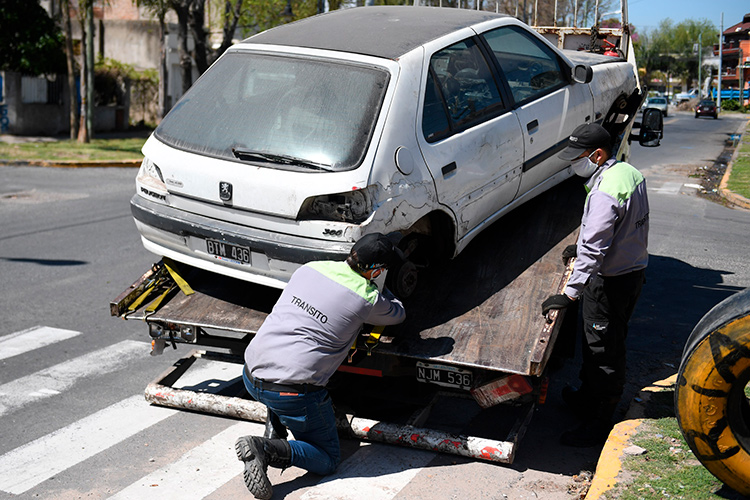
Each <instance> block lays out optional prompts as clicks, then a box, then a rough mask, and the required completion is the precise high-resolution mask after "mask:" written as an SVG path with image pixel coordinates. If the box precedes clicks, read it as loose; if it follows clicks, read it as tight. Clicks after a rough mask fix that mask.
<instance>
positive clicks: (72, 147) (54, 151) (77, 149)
mask: <svg viewBox="0 0 750 500" xmlns="http://www.w3.org/2000/svg"><path fill="white" fill-rule="evenodd" d="M145 142H146V138H145V137H130V138H125V139H93V140H92V141H91V142H90V143H88V144H83V143H79V142H77V141H71V140H62V141H50V142H25V143H19V144H10V143H5V142H0V159H2V160H10V161H23V160H54V161H121V160H139V159H141V158H143V155H142V154H141V148H142V147H143V144H144V143H145Z"/></svg>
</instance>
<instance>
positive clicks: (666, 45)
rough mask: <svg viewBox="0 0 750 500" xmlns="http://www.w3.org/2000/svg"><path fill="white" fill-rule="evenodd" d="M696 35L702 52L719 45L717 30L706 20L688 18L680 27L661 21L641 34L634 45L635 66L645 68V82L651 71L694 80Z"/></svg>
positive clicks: (696, 75)
mask: <svg viewBox="0 0 750 500" xmlns="http://www.w3.org/2000/svg"><path fill="white" fill-rule="evenodd" d="M699 35H700V38H701V45H702V47H703V48H704V49H705V48H707V47H712V46H713V44H715V43H718V40H719V30H718V29H717V28H716V26H714V24H713V23H712V22H710V21H708V20H706V19H701V20H693V19H687V20H685V21H682V22H680V23H679V24H674V22H673V21H672V20H671V19H664V20H662V22H661V23H660V24H659V27H658V28H657V29H655V30H653V31H649V32H647V33H642V34H641V35H640V37H639V39H638V41H637V42H636V43H635V51H636V60H637V61H638V64H639V65H640V66H641V67H642V68H645V73H646V81H647V82H648V81H649V80H650V78H651V75H652V73H653V72H654V71H660V72H663V73H665V74H668V75H673V76H677V77H678V78H681V79H685V80H687V81H688V82H690V81H692V80H695V79H697V78H698V59H699V57H698V53H697V52H696V51H695V50H694V47H695V45H696V44H697V43H698V38H699Z"/></svg>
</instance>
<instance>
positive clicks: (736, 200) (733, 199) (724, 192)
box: [719, 120, 750, 210]
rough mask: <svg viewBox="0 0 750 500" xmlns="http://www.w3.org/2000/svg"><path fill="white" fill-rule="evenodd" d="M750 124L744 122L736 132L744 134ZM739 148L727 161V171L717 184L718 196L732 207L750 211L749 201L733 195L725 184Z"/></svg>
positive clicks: (735, 194) (749, 122)
mask: <svg viewBox="0 0 750 500" xmlns="http://www.w3.org/2000/svg"><path fill="white" fill-rule="evenodd" d="M748 124H750V120H749V121H746V122H745V125H744V126H742V127H740V128H739V129H738V130H737V132H738V133H740V134H743V135H744V134H745V132H746V130H747V126H748ZM739 152H740V148H739V145H738V147H737V148H736V149H735V150H734V154H732V158H731V159H730V160H729V163H728V164H727V169H726V171H725V172H724V176H723V177H722V178H721V182H720V183H719V194H720V195H721V196H722V197H723V198H724V199H726V200H727V201H729V202H730V203H732V204H733V205H736V206H738V207H740V208H744V209H745V210H750V200H748V199H747V198H745V197H744V196H740V195H738V194H737V193H734V192H732V191H730V190H729V189H727V183H728V182H729V176H730V175H731V174H732V164H733V163H734V161H735V160H736V159H737V156H738V155H739Z"/></svg>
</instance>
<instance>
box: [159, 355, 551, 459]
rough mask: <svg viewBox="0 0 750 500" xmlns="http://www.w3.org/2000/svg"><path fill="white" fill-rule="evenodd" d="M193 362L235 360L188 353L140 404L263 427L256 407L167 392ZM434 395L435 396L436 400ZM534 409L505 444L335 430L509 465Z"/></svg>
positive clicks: (396, 429) (347, 421)
mask: <svg viewBox="0 0 750 500" xmlns="http://www.w3.org/2000/svg"><path fill="white" fill-rule="evenodd" d="M199 358H203V359H213V360H218V361H225V362H236V361H237V358H236V356H231V355H227V354H222V353H216V352H207V351H199V350H193V351H191V352H190V353H189V355H188V356H187V357H186V358H182V359H180V360H179V361H177V362H176V363H175V364H174V365H173V366H172V367H170V368H169V369H167V370H166V371H165V372H164V373H162V374H161V375H159V377H157V378H156V379H154V381H153V382H151V383H150V384H148V386H147V387H146V390H145V397H146V401H148V402H149V403H151V404H155V405H160V406H167V407H170V408H177V409H184V410H190V411H197V412H201V413H210V414H214V415H219V416H224V417H231V418H237V419H241V420H251V421H254V422H261V423H264V422H265V421H266V415H267V410H266V407H265V405H263V404H262V403H259V402H257V401H252V400H249V399H244V398H238V397H231V396H222V395H218V394H210V393H205V392H196V391H191V390H185V389H176V388H174V387H171V386H172V385H173V384H174V383H175V382H176V381H177V380H178V379H179V378H180V377H181V376H182V375H183V374H184V373H185V372H186V371H187V370H188V369H189V368H190V367H191V366H192V365H193V364H194V363H195V361H196V360H197V359H199ZM439 395H440V393H438V395H437V396H436V397H439ZM432 404H434V401H433V403H431V404H430V405H428V408H427V409H426V410H425V411H422V412H418V415H417V416H415V419H413V421H415V422H423V421H424V420H425V419H426V411H429V407H431V405H432ZM535 407H536V404H535V403H528V404H527V405H526V407H525V408H524V411H523V414H522V415H521V416H520V417H519V418H518V419H517V420H516V422H515V424H514V425H513V427H512V429H511V430H510V432H509V434H508V438H507V440H506V441H498V440H493V439H487V438H481V437H475V436H466V435H458V434H451V433H448V432H444V431H439V430H434V429H427V428H423V427H418V426H415V425H409V424H395V423H388V422H382V421H377V420H370V419H366V418H359V417H355V416H353V415H339V416H338V418H337V423H336V426H337V428H338V431H339V435H341V436H342V437H347V438H352V439H361V440H364V441H372V442H378V443H386V444H394V445H399V446H405V447H409V448H414V449H420V450H429V451H436V452H439V453H448V454H452V455H459V456H462V457H467V458H472V459H477V460H485V461H489V462H498V463H507V464H510V463H513V459H514V458H515V453H516V448H517V446H518V442H519V441H520V440H521V438H522V437H523V435H524V433H525V431H526V428H527V427H528V424H529V422H530V420H531V417H532V415H533V413H534V408H535Z"/></svg>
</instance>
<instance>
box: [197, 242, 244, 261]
mask: <svg viewBox="0 0 750 500" xmlns="http://www.w3.org/2000/svg"><path fill="white" fill-rule="evenodd" d="M206 251H207V252H208V253H209V254H211V255H213V256H214V257H216V258H219V259H222V260H230V261H234V262H239V263H240V264H250V248H248V247H243V246H240V245H232V244H231V243H227V242H226V241H217V240H206Z"/></svg>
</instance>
